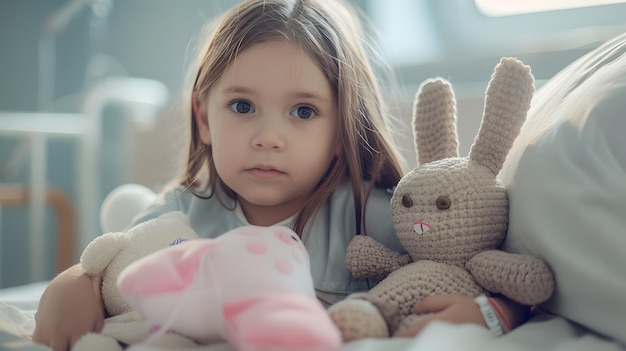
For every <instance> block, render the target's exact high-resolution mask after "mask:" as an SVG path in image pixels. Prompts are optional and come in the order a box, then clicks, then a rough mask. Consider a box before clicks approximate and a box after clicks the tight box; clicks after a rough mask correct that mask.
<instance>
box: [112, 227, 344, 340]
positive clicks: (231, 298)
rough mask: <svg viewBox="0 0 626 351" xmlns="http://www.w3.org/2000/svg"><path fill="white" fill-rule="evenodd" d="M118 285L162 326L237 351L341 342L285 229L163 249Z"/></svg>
mask: <svg viewBox="0 0 626 351" xmlns="http://www.w3.org/2000/svg"><path fill="white" fill-rule="evenodd" d="M118 286H119V288H120V291H121V293H122V296H124V298H125V299H126V300H127V301H128V303H129V305H130V306H132V307H133V308H134V309H136V310H137V311H138V312H139V313H141V314H142V315H144V316H145V317H146V319H147V320H148V321H150V322H151V323H153V324H154V325H155V326H158V327H160V332H164V331H166V330H171V331H175V332H178V333H180V334H182V335H185V336H188V337H190V338H192V339H194V340H197V341H200V342H212V341H218V340H226V341H228V342H229V343H230V344H231V345H233V346H234V347H235V348H236V349H237V350H320V351H321V350H324V351H331V350H339V349H340V348H341V344H342V343H341V336H340V334H339V331H338V329H337V328H336V327H335V326H334V324H333V322H332V321H331V319H330V317H329V316H328V314H327V312H326V310H325V309H324V308H323V306H322V305H321V303H320V302H319V301H317V299H316V298H315V291H314V288H313V279H312V277H311V273H310V262H309V256H308V253H307V251H306V249H305V248H304V245H303V244H302V242H301V241H300V238H299V237H298V236H297V235H296V234H295V233H294V232H293V231H292V230H290V229H289V228H286V227H280V226H274V227H255V226H246V227H240V228H237V229H234V230H231V231H229V232H227V233H225V234H223V235H221V236H219V237H218V238H216V239H195V240H189V241H186V242H183V243H180V244H178V245H174V246H171V247H168V248H166V249H164V250H161V251H158V252H155V253H153V254H151V255H148V256H146V257H144V258H142V259H139V260H137V261H135V262H134V263H132V264H131V265H129V266H128V267H127V268H126V269H124V271H122V273H121V274H120V276H119V279H118Z"/></svg>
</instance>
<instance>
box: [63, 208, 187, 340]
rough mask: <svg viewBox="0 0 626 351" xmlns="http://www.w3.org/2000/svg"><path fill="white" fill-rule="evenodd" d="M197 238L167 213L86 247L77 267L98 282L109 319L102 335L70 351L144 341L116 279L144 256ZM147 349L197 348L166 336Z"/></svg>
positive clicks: (144, 331)
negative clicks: (97, 278) (153, 347)
mask: <svg viewBox="0 0 626 351" xmlns="http://www.w3.org/2000/svg"><path fill="white" fill-rule="evenodd" d="M197 238H198V235H197V234H196V232H195V231H194V230H193V229H192V228H191V227H190V226H189V221H188V218H187V216H185V215H184V214H183V213H180V212H170V213H166V214H163V215H161V216H160V217H158V218H155V219H151V220H148V221H146V222H144V223H140V224H138V225H137V226H135V227H133V228H131V229H130V230H128V231H127V232H110V233H106V234H103V235H101V236H99V237H97V238H96V239H94V240H93V241H92V242H91V243H89V245H87V247H86V248H85V250H84V251H83V254H82V256H81V258H80V263H81V265H82V266H83V269H84V270H85V272H86V273H87V274H88V275H90V276H93V277H100V278H101V279H102V300H103V302H104V306H105V309H106V313H107V315H108V316H109V318H107V319H106V320H105V326H104V328H103V330H102V333H100V334H98V333H88V334H86V335H84V336H83V337H82V338H81V339H79V340H78V341H77V343H76V344H75V345H74V347H73V348H72V351H98V350H107V351H108V350H122V346H120V343H122V344H125V345H132V344H136V343H139V342H141V341H143V340H144V339H146V337H147V336H148V335H149V334H150V330H149V327H148V325H147V324H146V323H145V322H144V320H143V318H142V317H141V316H140V315H139V314H138V313H137V312H135V311H133V310H132V308H131V307H130V306H129V305H128V304H127V303H126V300H125V299H124V298H123V297H122V296H121V295H120V292H119V290H118V288H117V285H116V282H117V278H118V276H119V275H120V273H121V272H122V270H123V269H124V268H126V266H128V265H129V264H131V263H133V262H135V261H136V260H138V259H140V258H142V257H144V256H146V255H148V254H151V253H153V252H156V251H158V250H161V249H164V248H167V247H169V246H171V245H175V244H178V243H180V242H183V241H187V240H191V239H197ZM151 345H153V346H157V347H160V348H164V349H168V348H182V347H193V346H195V345H197V344H196V343H195V342H193V341H192V340H190V339H188V338H186V337H183V336H181V335H178V334H175V333H167V334H164V335H162V336H161V337H160V338H159V339H158V340H155V341H154V343H153V344H151Z"/></svg>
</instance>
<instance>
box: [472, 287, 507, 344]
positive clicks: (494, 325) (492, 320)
mask: <svg viewBox="0 0 626 351" xmlns="http://www.w3.org/2000/svg"><path fill="white" fill-rule="evenodd" d="M474 302H476V304H477V305H478V307H480V313H482V315H483V318H484V319H485V323H487V327H488V328H489V331H491V333H492V334H493V335H495V336H500V335H502V334H504V331H503V330H502V326H501V325H500V319H499V318H498V315H497V314H496V311H494V310H493V307H491V304H490V303H489V300H488V299H487V296H485V295H479V296H477V297H476V298H475V299H474Z"/></svg>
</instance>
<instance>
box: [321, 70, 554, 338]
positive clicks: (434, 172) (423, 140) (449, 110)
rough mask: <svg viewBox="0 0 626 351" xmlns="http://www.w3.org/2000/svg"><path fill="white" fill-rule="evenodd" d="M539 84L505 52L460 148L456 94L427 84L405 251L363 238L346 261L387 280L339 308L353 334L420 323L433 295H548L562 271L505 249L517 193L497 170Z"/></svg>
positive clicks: (404, 220) (400, 194) (383, 333)
mask: <svg viewBox="0 0 626 351" xmlns="http://www.w3.org/2000/svg"><path fill="white" fill-rule="evenodd" d="M533 92H534V78H533V76H532V74H531V72H530V68H529V67H528V66H525V65H524V64H522V63H521V62H520V61H518V60H516V59H513V58H502V59H501V60H500V62H499V64H498V65H497V66H496V68H495V70H494V73H493V75H492V77H491V80H490V82H489V85H488V87H487V92H486V99H485V108H484V113H483V118H482V122H481V126H480V129H479V131H478V136H477V137H476V138H475V140H474V143H473V144H472V147H471V150H470V153H469V156H468V157H459V156H458V141H457V134H456V111H455V99H454V95H453V92H452V88H451V86H450V84H449V83H448V82H446V81H445V80H443V79H437V80H429V81H426V82H424V83H423V84H422V85H421V87H420V90H419V91H418V94H417V96H416V102H415V105H414V115H413V126H414V136H415V141H416V149H417V153H418V166H417V168H415V169H414V170H413V171H411V172H409V173H408V174H406V175H405V176H404V177H403V178H402V180H401V181H400V182H399V183H398V185H397V187H396V188H395V190H394V194H393V197H392V200H391V206H392V213H393V223H394V229H395V231H396V234H397V236H398V238H399V240H400V242H401V243H402V245H403V247H404V249H405V250H406V251H407V253H408V254H406V255H401V254H399V253H396V252H393V251H391V250H389V249H388V248H386V247H384V246H383V245H382V244H380V243H379V242H376V241H375V240H374V239H372V238H371V237H369V236H363V235H359V236H355V237H354V239H353V240H352V241H351V243H350V245H349V246H348V250H347V253H346V264H347V266H348V268H349V269H350V271H351V272H352V274H353V275H354V276H356V277H368V278H377V279H382V281H381V282H380V283H379V284H378V285H376V286H375V287H374V288H372V289H371V290H370V291H368V292H366V293H359V294H354V295H352V296H350V297H349V298H347V299H345V300H343V301H341V302H339V303H337V304H335V305H334V306H331V308H330V309H329V312H330V315H331V317H332V318H333V320H334V322H335V324H336V325H337V326H338V327H339V329H340V330H341V332H342V337H343V339H344V341H350V340H355V339H360V338H366V337H387V336H389V335H391V334H393V333H394V332H396V331H399V330H402V329H403V328H406V327H407V326H409V325H410V324H412V323H414V322H415V321H416V320H417V319H418V318H419V316H416V315H415V314H414V313H413V312H412V309H413V306H414V305H415V303H416V302H418V301H420V300H421V299H423V298H424V297H426V296H428V295H432V294H463V295H468V296H472V297H475V296H478V295H479V294H481V293H485V292H487V293H489V292H490V293H498V294H503V295H505V296H507V297H508V298H510V299H512V300H514V301H517V302H519V303H522V304H526V305H533V304H537V303H541V302H543V301H545V300H547V299H548V298H549V297H550V295H551V294H552V292H553V289H554V277H553V274H552V272H551V270H550V269H549V267H548V266H547V265H546V264H545V263H544V262H543V261H542V260H540V259H538V258H536V257H532V256H528V255H520V254H511V253H507V252H504V251H500V250H499V247H500V244H501V243H502V241H503V239H504V237H505V235H506V231H507V225H508V195H507V191H506V189H505V188H504V187H503V186H502V185H501V183H500V181H499V180H498V179H497V178H496V177H497V175H498V173H499V171H500V169H501V168H502V165H503V163H504V160H505V158H506V156H507V154H508V152H509V149H510V148H511V146H512V144H513V142H514V140H515V138H516V137H517V135H518V134H519V131H520V128H521V126H522V124H523V123H524V121H525V119H526V113H527V111H528V108H529V107H530V101H531V98H532V94H533Z"/></svg>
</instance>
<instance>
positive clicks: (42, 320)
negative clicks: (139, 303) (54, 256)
mask: <svg viewBox="0 0 626 351" xmlns="http://www.w3.org/2000/svg"><path fill="white" fill-rule="evenodd" d="M35 322H36V325H35V331H34V333H33V341H34V342H36V343H40V344H44V345H47V346H49V347H51V348H52V349H53V350H54V351H67V350H69V349H70V348H71V347H72V345H74V343H75V342H76V341H77V340H78V339H79V338H80V337H81V336H83V335H84V334H86V333H87V332H90V331H95V332H99V331H101V330H102V327H103V326H104V308H103V305H102V299H101V294H100V282H99V280H97V279H92V278H91V277H89V276H87V275H86V274H85V273H84V272H83V271H82V268H81V267H80V266H74V267H71V268H69V269H68V270H67V271H65V272H63V273H61V274H60V275H59V276H58V277H57V278H55V279H54V280H53V281H52V282H51V283H50V285H48V287H47V288H46V290H45V291H44V293H43V295H42V296H41V299H40V301H39V307H38V309H37V313H36V314H35Z"/></svg>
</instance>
